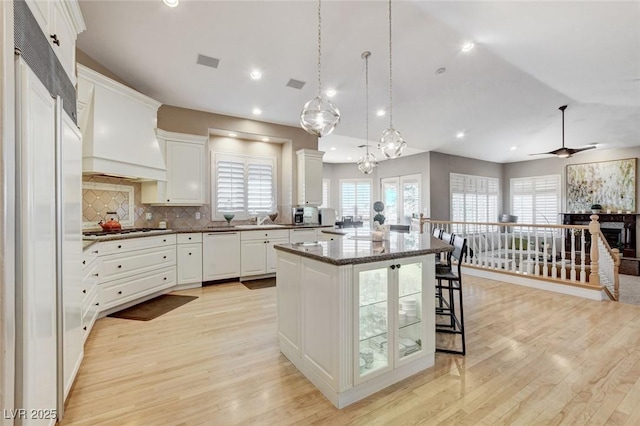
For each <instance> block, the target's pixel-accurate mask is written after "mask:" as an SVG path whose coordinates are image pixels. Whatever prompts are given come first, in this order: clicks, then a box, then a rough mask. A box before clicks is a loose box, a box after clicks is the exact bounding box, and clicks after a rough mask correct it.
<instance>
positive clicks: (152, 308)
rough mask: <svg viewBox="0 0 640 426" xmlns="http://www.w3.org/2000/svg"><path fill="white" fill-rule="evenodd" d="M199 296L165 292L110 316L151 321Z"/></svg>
mask: <svg viewBox="0 0 640 426" xmlns="http://www.w3.org/2000/svg"><path fill="white" fill-rule="evenodd" d="M197 298H198V296H180V295H177V294H164V295H162V296H158V297H154V298H153V299H150V300H147V301H146V302H142V303H138V304H137V305H134V306H132V307H130V308H127V309H123V310H121V311H118V312H114V313H112V314H111V315H109V316H110V317H113V318H122V319H130V320H136V321H150V320H152V319H154V318H157V317H159V316H160V315H163V314H166V313H167V312H170V311H172V310H174V309H176V308H179V307H180V306H182V305H184V304H185V303H189V302H191V301H192V300H195V299H197Z"/></svg>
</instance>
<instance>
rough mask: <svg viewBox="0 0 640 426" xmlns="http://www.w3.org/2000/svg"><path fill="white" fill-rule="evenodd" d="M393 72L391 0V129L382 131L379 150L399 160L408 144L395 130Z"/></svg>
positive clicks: (387, 156)
mask: <svg viewBox="0 0 640 426" xmlns="http://www.w3.org/2000/svg"><path fill="white" fill-rule="evenodd" d="M391 72H392V44H391V0H389V128H388V129H385V130H383V131H382V136H381V137H380V142H379V143H378V148H379V149H380V151H381V152H382V155H384V156H385V157H386V158H397V157H399V156H400V155H401V154H402V151H403V150H404V149H405V148H406V146H407V143H406V142H405V141H404V139H402V135H401V134H400V132H399V131H397V130H396V129H394V128H393V78H392V73H391Z"/></svg>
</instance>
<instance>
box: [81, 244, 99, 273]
mask: <svg viewBox="0 0 640 426" xmlns="http://www.w3.org/2000/svg"><path fill="white" fill-rule="evenodd" d="M97 251H98V244H94V245H93V246H91V247H90V248H88V249H87V250H84V251H83V252H82V271H83V272H84V273H85V275H86V272H87V270H88V269H89V268H91V267H92V266H94V265H95V263H94V262H95V261H96V259H97V258H98V253H96V252H97Z"/></svg>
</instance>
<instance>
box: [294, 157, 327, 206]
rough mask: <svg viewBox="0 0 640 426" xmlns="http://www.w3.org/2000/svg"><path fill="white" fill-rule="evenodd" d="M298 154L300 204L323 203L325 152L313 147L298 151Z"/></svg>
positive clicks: (317, 204)
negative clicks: (323, 163)
mask: <svg viewBox="0 0 640 426" xmlns="http://www.w3.org/2000/svg"><path fill="white" fill-rule="evenodd" d="M296 154H297V155H298V205H299V206H319V205H321V204H322V157H323V156H324V152H322V151H314V150H312V149H301V150H298V151H296Z"/></svg>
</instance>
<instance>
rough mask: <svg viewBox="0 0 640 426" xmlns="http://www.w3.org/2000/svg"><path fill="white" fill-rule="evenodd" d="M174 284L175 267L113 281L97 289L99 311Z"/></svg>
mask: <svg viewBox="0 0 640 426" xmlns="http://www.w3.org/2000/svg"><path fill="white" fill-rule="evenodd" d="M175 284H176V267H175V265H173V266H170V267H168V268H162V269H160V270H154V271H150V272H146V273H143V274H139V275H136V276H133V277H127V278H124V279H120V280H117V281H113V282H111V283H109V284H107V285H103V286H99V288H98V295H99V301H100V310H104V309H109V308H112V307H114V306H117V305H121V304H123V303H126V302H129V301H131V300H134V299H136V298H138V297H142V296H144V295H147V294H150V293H153V292H155V291H159V290H163V289H165V288H168V287H172V286H174V285H175Z"/></svg>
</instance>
